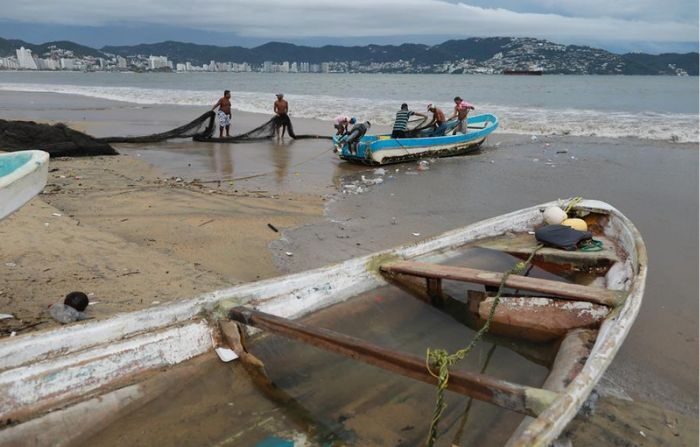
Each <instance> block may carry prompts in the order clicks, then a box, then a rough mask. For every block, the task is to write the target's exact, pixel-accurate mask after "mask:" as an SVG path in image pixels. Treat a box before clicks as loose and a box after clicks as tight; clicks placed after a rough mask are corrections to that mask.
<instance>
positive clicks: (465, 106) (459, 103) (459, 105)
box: [449, 96, 474, 135]
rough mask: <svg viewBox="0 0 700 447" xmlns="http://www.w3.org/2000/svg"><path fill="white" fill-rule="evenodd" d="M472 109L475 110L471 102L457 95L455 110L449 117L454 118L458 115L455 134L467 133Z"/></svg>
mask: <svg viewBox="0 0 700 447" xmlns="http://www.w3.org/2000/svg"><path fill="white" fill-rule="evenodd" d="M470 110H474V106H473V105H471V104H469V103H468V102H467V101H465V100H463V99H462V98H460V97H459V96H455V111H454V113H453V114H452V116H451V117H450V118H449V119H453V118H455V117H456V118H457V120H459V123H458V124H457V128H456V129H455V131H454V134H455V135H457V132H460V133H467V115H468V114H469V111H470Z"/></svg>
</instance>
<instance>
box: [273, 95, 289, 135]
mask: <svg viewBox="0 0 700 447" xmlns="http://www.w3.org/2000/svg"><path fill="white" fill-rule="evenodd" d="M274 110H275V113H276V114H277V125H276V126H275V135H276V136H277V138H279V137H280V128H282V137H284V131H285V130H287V126H288V125H289V115H287V113H289V103H288V102H287V100H286V99H284V95H283V94H282V93H278V94H277V101H275V105H274Z"/></svg>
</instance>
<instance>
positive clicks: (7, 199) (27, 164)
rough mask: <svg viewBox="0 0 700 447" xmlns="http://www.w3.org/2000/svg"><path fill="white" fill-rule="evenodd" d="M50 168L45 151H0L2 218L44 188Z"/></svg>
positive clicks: (0, 204)
mask: <svg viewBox="0 0 700 447" xmlns="http://www.w3.org/2000/svg"><path fill="white" fill-rule="evenodd" d="M48 170H49V154H47V153H46V152H44V151H21V152H12V153H7V154H3V153H0V219H2V218H4V217H6V216H8V215H9V214H12V213H13V212H15V211H16V210H18V209H19V208H20V207H21V206H22V205H24V204H25V203H27V202H28V201H29V200H30V199H31V198H32V197H34V196H35V195H37V194H39V193H40V192H41V191H42V190H43V189H44V186H45V185H46V178H47V176H48Z"/></svg>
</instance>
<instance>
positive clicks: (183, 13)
mask: <svg viewBox="0 0 700 447" xmlns="http://www.w3.org/2000/svg"><path fill="white" fill-rule="evenodd" d="M493 5H501V7H498V8H495V7H493ZM489 6H490V7H489ZM0 9H1V10H2V11H3V18H4V19H10V20H21V21H31V22H47V23H54V24H68V25H106V24H112V23H134V22H137V23H155V24H162V25H169V26H183V27H189V28H199V29H204V30H211V31H225V32H234V33H236V34H239V35H243V36H252V37H265V38H303V37H312V36H330V37H353V36H355V37H360V36H394V35H415V36H417V35H441V34H443V35H444V34H450V35H464V36H482V37H485V36H532V37H541V38H546V39H551V40H569V41H571V40H578V41H585V40H586V39H590V40H597V41H601V40H616V41H632V42H633V41H649V40H653V41H656V42H692V41H697V37H698V22H697V9H698V6H697V0H694V1H692V2H689V1H687V0H667V1H666V2H664V4H663V6H660V3H658V1H652V0H616V1H610V0H587V1H585V2H584V1H579V0H571V1H561V0H500V2H488V5H487V4H486V2H485V0H472V1H470V3H469V4H467V3H463V2H458V1H445V0H400V1H399V0H383V1H378V0H353V1H352V2H338V1H328V0H306V1H303V2H300V1H298V0H256V1H252V2H251V1H240V0H207V1H199V0H195V1H191V0H189V1H186V0H101V1H99V2H96V1H94V0H62V1H56V0H18V1H12V0H0Z"/></svg>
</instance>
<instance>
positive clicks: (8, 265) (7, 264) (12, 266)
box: [5, 262, 17, 269]
mask: <svg viewBox="0 0 700 447" xmlns="http://www.w3.org/2000/svg"><path fill="white" fill-rule="evenodd" d="M5 267H9V268H11V269H13V268H15V267H17V264H15V263H14V262H6V263H5Z"/></svg>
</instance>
